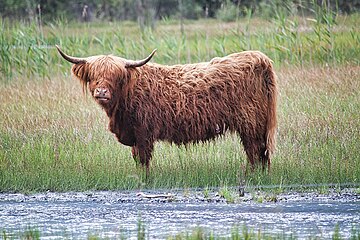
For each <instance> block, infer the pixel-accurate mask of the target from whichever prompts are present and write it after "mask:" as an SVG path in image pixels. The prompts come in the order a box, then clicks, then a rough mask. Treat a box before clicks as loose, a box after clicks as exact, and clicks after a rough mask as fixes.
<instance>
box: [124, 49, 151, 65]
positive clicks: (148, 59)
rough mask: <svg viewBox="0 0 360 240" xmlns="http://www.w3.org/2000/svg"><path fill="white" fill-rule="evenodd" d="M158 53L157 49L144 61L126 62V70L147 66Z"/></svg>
mask: <svg viewBox="0 0 360 240" xmlns="http://www.w3.org/2000/svg"><path fill="white" fill-rule="evenodd" d="M155 52H156V49H154V50H153V51H152V53H150V55H149V56H148V57H147V58H145V59H143V60H138V61H132V60H126V64H125V67H126V68H136V67H141V66H142V65H144V64H146V63H147V62H148V61H150V59H151V58H152V57H153V56H154V54H155Z"/></svg>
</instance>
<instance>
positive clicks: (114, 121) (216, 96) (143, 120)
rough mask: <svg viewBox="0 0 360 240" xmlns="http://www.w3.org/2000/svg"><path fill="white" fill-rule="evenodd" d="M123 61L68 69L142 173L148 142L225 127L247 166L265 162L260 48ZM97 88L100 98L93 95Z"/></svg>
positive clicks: (271, 144)
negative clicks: (199, 58)
mask: <svg viewBox="0 0 360 240" xmlns="http://www.w3.org/2000/svg"><path fill="white" fill-rule="evenodd" d="M59 51H60V50H59ZM63 56H64V55H63ZM150 58H151V57H150ZM126 61H128V60H126V59H123V58H119V57H115V56H112V55H106V56H105V55H101V56H93V57H89V58H86V59H85V60H84V61H81V62H79V63H76V64H74V65H73V67H72V72H73V73H74V75H75V76H76V77H77V78H78V79H80V81H81V82H82V84H83V86H84V88H86V86H87V85H88V86H89V90H90V92H91V94H92V95H93V96H94V97H95V100H96V101H98V103H99V104H100V105H101V106H102V107H103V108H104V110H105V112H106V113H107V115H108V117H109V119H110V121H109V130H110V131H111V132H112V133H114V134H115V135H116V137H117V139H118V140H119V142H121V143H122V144H125V145H127V146H132V147H133V149H132V152H133V155H134V157H139V158H140V162H141V164H142V165H144V166H146V169H147V172H148V171H149V163H150V159H151V155H152V151H153V147H154V143H155V141H157V140H164V141H169V142H173V143H175V144H187V143H197V142H200V141H206V140H209V139H214V138H216V137H217V136H219V135H222V134H224V133H225V132H226V131H230V132H236V133H238V134H239V135H240V137H241V141H242V143H243V145H244V149H245V152H246V154H247V156H248V160H249V162H250V164H251V166H252V167H254V166H255V165H256V164H257V163H261V164H262V166H263V168H265V167H266V165H267V166H268V167H270V156H271V154H272V153H273V151H274V148H275V130H276V97H277V84H276V78H275V74H274V71H273V67H272V63H271V60H270V59H269V58H268V57H267V56H265V55H264V54H263V53H261V52H258V51H245V52H240V53H234V54H231V55H228V56H226V57H222V58H214V59H212V60H211V61H210V62H203V63H196V64H186V65H174V66H164V65H160V64H155V63H147V64H144V65H142V66H139V67H127V66H126ZM99 89H100V90H99ZM102 89H103V90H102ZM99 91H102V92H101V93H103V95H102V96H105V95H106V98H107V99H105V100H104V99H102V98H97V97H96V96H97V95H96V94H97V93H98V92H99Z"/></svg>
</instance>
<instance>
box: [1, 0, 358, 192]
mask: <svg viewBox="0 0 360 240" xmlns="http://www.w3.org/2000/svg"><path fill="white" fill-rule="evenodd" d="M183 1H184V3H185V0H183ZM25 2H27V3H31V1H25ZM50 2H51V1H47V3H50ZM110 2H111V1H110ZM114 2H115V1H114ZM121 2H125V1H121ZM169 2H171V1H169ZM244 2H245V1H244ZM329 2H331V1H322V2H321V3H320V5H319V4H317V3H313V5H309V6H310V7H309V13H311V15H306V16H305V15H302V14H299V15H289V14H288V12H287V11H286V10H284V9H283V8H282V7H276V6H273V8H271V9H272V10H271V11H270V10H269V12H271V14H270V15H269V18H266V19H264V18H261V17H257V16H255V15H256V14H255V12H256V11H253V10H246V11H245V13H246V14H245V15H244V16H241V15H238V14H237V15H236V19H235V21H230V22H223V21H219V20H218V19H211V18H207V19H199V20H196V21H194V20H186V19H183V20H181V19H176V18H174V19H171V18H165V17H164V18H162V20H158V22H157V24H156V27H155V28H151V27H145V28H143V27H141V26H140V25H139V24H138V23H136V22H133V21H121V22H119V21H114V22H108V21H106V22H104V21H100V18H99V21H92V22H85V23H81V22H75V21H73V20H71V18H70V17H69V20H68V19H67V18H54V19H53V20H49V21H47V22H46V23H44V22H42V23H41V24H39V22H37V21H35V20H32V21H14V20H13V19H11V20H9V18H3V20H1V22H0V25H1V27H2V29H3V31H1V32H0V91H1V94H0V191H7V192H8V191H45V190H52V191H69V190H79V191H83V190H89V189H94V190H99V189H106V190H115V189H134V188H142V187H148V188H175V187H182V188H183V187H185V188H189V187H212V186H236V185H238V183H239V179H240V178H241V177H242V174H243V171H242V169H244V166H245V164H246V157H245V154H244V152H243V149H242V145H241V143H240V139H239V138H238V137H237V136H233V135H226V136H225V137H222V138H220V139H218V140H216V141H214V142H208V143H204V144H200V145H189V146H186V147H185V146H180V147H175V146H172V145H170V144H168V143H158V144H157V145H156V147H155V152H154V158H153V159H152V160H153V161H152V163H151V176H150V179H149V182H147V183H145V181H144V178H143V177H144V176H143V172H142V171H141V169H138V168H136V165H135V163H134V161H133V159H132V157H131V153H130V149H129V148H128V147H125V146H122V145H120V144H119V143H117V141H116V140H115V138H114V137H113V136H112V134H111V133H110V132H109V131H108V130H107V119H106V116H105V114H104V113H103V112H102V110H101V109H100V108H99V107H98V106H97V105H96V103H95V102H93V101H92V99H91V97H90V96H88V95H82V94H81V91H82V90H81V86H80V84H79V83H77V82H76V81H75V80H74V79H72V78H71V76H70V64H68V63H67V62H65V61H63V59H62V58H60V57H59V55H58V53H57V52H56V49H55V48H54V45H55V44H59V45H61V46H62V48H63V50H65V51H66V52H67V53H69V54H72V55H76V56H88V55H95V54H104V53H112V54H115V55H119V56H122V57H126V58H129V59H139V58H142V57H144V56H147V55H148V54H149V53H150V52H151V50H152V49H154V48H157V49H158V51H157V53H156V55H155V57H154V59H153V61H156V62H158V63H163V64H176V63H189V62H198V61H208V60H210V59H211V58H212V57H215V56H223V55H226V54H229V53H232V52H236V51H242V50H249V49H257V50H261V51H263V52H264V53H266V54H267V55H268V56H269V57H270V58H272V59H273V61H274V64H275V67H276V72H277V75H278V83H279V91H280V92H279V106H278V116H279V129H278V147H277V150H276V154H275V156H274V158H273V164H272V171H271V173H270V174H267V173H262V172H254V173H251V174H249V175H248V176H247V178H246V184H247V185H252V186H253V185H255V186H262V185H277V186H278V188H279V189H280V190H281V188H282V186H285V185H300V186H304V185H316V184H320V185H321V184H335V185H337V186H344V185H355V186H359V183H360V180H359V179H360V159H359V158H360V157H359V154H358V143H359V142H360V134H359V132H360V129H359V126H360V114H359V109H360V106H359V105H360V95H359V92H360V67H359V59H360V48H359V46H360V36H359V28H358V26H359V24H360V18H359V14H358V13H353V14H351V15H342V14H339V11H338V10H336V9H335V10H333V8H332V7H328V6H329ZM212 3H213V2H212ZM226 4H230V6H236V9H238V6H237V5H234V3H232V2H227V3H226ZM231 4H232V5H231ZM309 4H310V3H309ZM2 6H3V5H2ZM260 6H261V4H259V5H257V7H259V8H260ZM56 9H57V11H60V9H61V8H60V7H59V8H56ZM220 9H221V8H220ZM237 11H238V10H237ZM217 14H220V13H219V12H218V11H217ZM254 14H255V15H254ZM2 15H3V11H2ZM3 16H4V15H3ZM54 16H56V14H55V15H54ZM214 16H215V15H214ZM44 18H45V17H44ZM102 20H104V19H102Z"/></svg>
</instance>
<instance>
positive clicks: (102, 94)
mask: <svg viewBox="0 0 360 240" xmlns="http://www.w3.org/2000/svg"><path fill="white" fill-rule="evenodd" d="M106 93H107V89H106V88H96V89H95V96H97V97H105V96H106Z"/></svg>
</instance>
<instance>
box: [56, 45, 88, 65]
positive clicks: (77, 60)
mask: <svg viewBox="0 0 360 240" xmlns="http://www.w3.org/2000/svg"><path fill="white" fill-rule="evenodd" d="M55 47H56V48H57V50H58V51H59V53H60V55H61V56H62V57H63V58H64V59H65V60H67V61H69V62H71V63H74V64H78V63H86V58H76V57H71V56H69V55H67V54H65V53H64V52H63V51H61V49H60V47H59V46H58V45H55Z"/></svg>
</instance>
